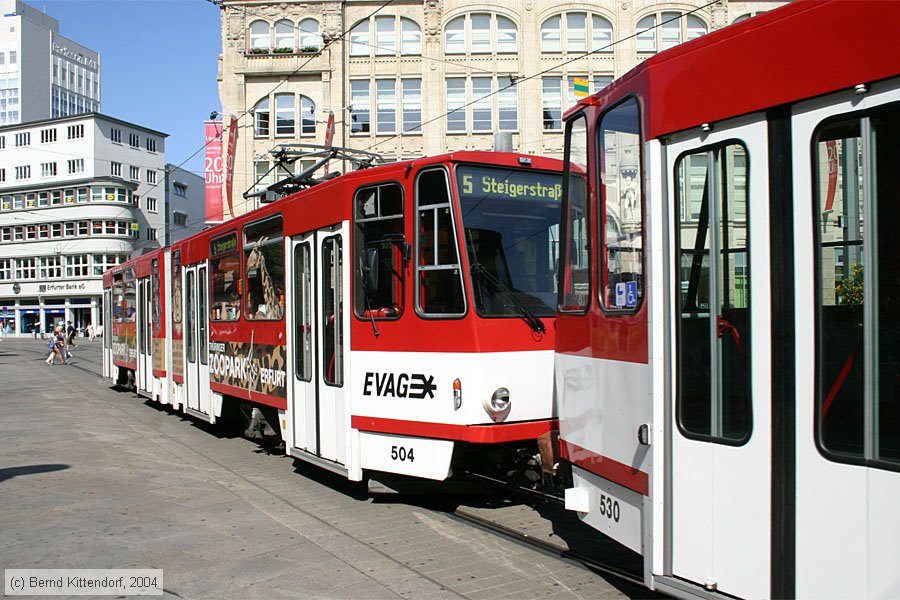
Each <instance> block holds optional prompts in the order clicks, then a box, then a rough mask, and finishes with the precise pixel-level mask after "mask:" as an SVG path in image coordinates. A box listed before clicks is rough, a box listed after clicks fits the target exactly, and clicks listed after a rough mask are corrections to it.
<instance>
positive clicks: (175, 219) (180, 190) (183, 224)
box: [160, 164, 206, 246]
mask: <svg viewBox="0 0 900 600" xmlns="http://www.w3.org/2000/svg"><path fill="white" fill-rule="evenodd" d="M166 178H167V180H168V185H167V193H166V195H165V198H166V206H167V210H166V212H165V217H166V218H167V219H168V221H167V222H166V223H165V224H164V231H163V232H162V233H161V234H160V237H161V239H162V241H163V245H166V246H168V245H169V244H171V243H172V242H176V241H178V240H180V239H182V238H186V237H187V236H189V235H192V234H194V233H197V232H198V231H201V230H203V229H204V228H205V227H206V222H205V219H206V179H204V178H203V177H201V176H200V175H197V174H196V173H191V172H190V171H188V170H186V169H182V168H180V167H178V166H175V165H171V164H169V165H166Z"/></svg>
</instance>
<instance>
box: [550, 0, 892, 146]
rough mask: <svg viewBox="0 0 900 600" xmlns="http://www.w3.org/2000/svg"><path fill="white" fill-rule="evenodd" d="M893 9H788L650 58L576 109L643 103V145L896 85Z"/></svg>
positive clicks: (832, 3)
mask: <svg viewBox="0 0 900 600" xmlns="http://www.w3.org/2000/svg"><path fill="white" fill-rule="evenodd" d="M898 22H900V2H897V1H885V0H852V1H851V0H795V1H794V2H792V3H791V4H787V5H785V6H782V7H780V8H777V9H775V10H772V11H769V12H766V13H763V14H761V15H758V16H756V17H753V18H751V19H748V20H746V21H743V22H741V23H737V24H735V25H730V26H728V27H725V28H723V29H720V30H717V31H714V32H712V33H709V34H707V35H704V36H702V37H699V38H697V39H694V40H691V41H690V42H685V43H683V44H680V45H678V46H676V47H674V48H671V49H669V50H666V51H664V52H660V53H658V54H656V55H654V56H652V57H650V58H648V59H647V60H646V61H644V62H643V63H641V64H640V65H638V66H636V67H635V68H634V69H632V70H631V71H629V72H628V73H626V74H625V75H623V76H622V77H621V78H620V79H618V80H616V81H615V82H613V83H612V84H611V85H610V86H608V87H607V88H605V89H603V90H601V91H600V92H598V93H596V94H594V95H593V96H590V97H588V98H585V99H583V100H580V101H579V102H578V104H577V105H576V106H575V107H573V108H572V109H571V110H570V111H569V113H567V117H568V116H569V115H570V114H574V113H575V112H577V111H578V110H580V109H581V108H582V107H583V106H585V105H587V106H597V107H600V108H603V107H604V106H607V105H609V104H612V103H615V102H616V101H618V100H619V99H620V98H622V97H623V96H625V95H627V94H629V93H637V94H639V95H640V96H643V98H644V111H646V114H647V118H646V120H645V122H646V123H647V126H648V131H647V132H646V137H647V138H648V139H649V138H654V137H658V136H661V135H665V134H667V133H672V132H675V131H681V130H685V129H689V128H692V127H697V126H699V125H702V124H703V123H712V122H716V121H720V120H722V119H727V118H731V117H735V116H738V115H743V114H748V113H752V112H756V111H759V110H763V109H767V108H771V107H776V106H779V105H783V104H788V103H791V102H795V101H797V100H800V99H804V98H811V97H815V96H819V95H822V94H827V93H830V92H834V91H837V90H841V89H847V88H852V87H854V86H856V85H858V84H868V83H871V82H874V81H878V80H881V79H885V78H887V77H891V76H894V75H897V74H898V72H900V53H898V52H897V45H896V44H897V42H896V35H897V32H896V27H897V23H898Z"/></svg>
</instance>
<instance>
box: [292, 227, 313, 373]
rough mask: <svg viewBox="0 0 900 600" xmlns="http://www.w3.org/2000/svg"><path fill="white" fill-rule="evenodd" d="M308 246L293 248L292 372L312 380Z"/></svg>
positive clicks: (311, 304)
mask: <svg viewBox="0 0 900 600" xmlns="http://www.w3.org/2000/svg"><path fill="white" fill-rule="evenodd" d="M311 254H312V253H311V252H310V247H309V244H307V243H303V244H298V245H297V246H295V247H294V323H295V327H296V335H295V337H294V344H295V346H294V356H295V357H296V360H297V364H296V368H295V369H294V372H295V374H296V376H297V379H300V380H301V381H310V380H311V379H312V359H313V354H312V353H313V344H314V343H315V340H314V339H313V336H312V326H313V322H312V320H313V288H312V270H311V262H312V259H311Z"/></svg>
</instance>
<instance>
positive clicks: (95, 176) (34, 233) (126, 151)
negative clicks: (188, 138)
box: [0, 114, 203, 335]
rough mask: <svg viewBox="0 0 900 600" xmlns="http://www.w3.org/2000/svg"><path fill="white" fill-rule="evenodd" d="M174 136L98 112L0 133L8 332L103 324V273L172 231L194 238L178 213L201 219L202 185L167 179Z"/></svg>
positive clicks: (0, 316) (179, 177)
mask: <svg viewBox="0 0 900 600" xmlns="http://www.w3.org/2000/svg"><path fill="white" fill-rule="evenodd" d="M166 137H167V135H166V134H164V133H160V132H158V131H154V130H152V129H148V128H146V127H142V126H140V125H135V124H133V123H128V122H125V121H120V120H118V119H114V118H112V117H107V116H104V115H99V114H86V115H76V116H71V117H62V118H58V119H48V120H43V121H34V122H30V123H24V124H21V125H13V126H6V127H0V321H5V322H6V325H7V328H8V329H7V331H8V332H9V333H10V334H18V335H23V334H31V332H32V331H33V330H34V329H35V328H36V327H38V326H39V327H40V328H41V329H42V330H43V331H47V330H48V329H49V328H51V327H52V326H53V325H54V324H57V323H59V322H61V321H69V320H71V321H74V322H75V323H76V324H77V325H79V326H81V327H84V326H86V325H87V324H88V323H93V324H94V325H95V326H96V325H99V324H101V321H100V318H101V310H100V301H101V295H102V287H103V286H102V275H103V272H104V271H105V270H106V269H107V268H109V267H110V266H111V265H114V264H118V263H119V262H122V261H124V260H126V259H127V258H129V257H131V256H132V255H137V254H140V253H142V252H144V250H145V249H147V248H156V247H159V246H160V245H161V244H162V243H163V242H164V240H165V236H166V232H167V231H176V232H177V233H179V234H180V235H182V236H183V235H186V234H187V233H189V232H190V230H189V229H188V228H187V227H180V228H175V229H172V223H170V221H171V220H172V219H173V217H175V216H176V215H178V214H182V215H185V216H184V217H178V219H179V221H181V220H182V219H183V220H184V222H185V224H188V223H189V222H197V221H198V219H199V220H201V221H202V210H203V202H202V199H201V200H198V199H197V198H198V197H199V198H202V191H203V186H202V185H201V182H202V181H203V180H202V178H200V177H197V176H193V177H194V179H192V178H190V177H188V175H190V174H185V173H182V172H179V171H178V170H175V172H174V173H173V176H172V177H166V173H167V168H168V167H167V165H166V161H165V138H166ZM167 183H168V184H169V187H170V188H171V189H172V193H171V194H169V193H167V186H166V184H167ZM176 184H177V186H178V187H177V188H176ZM176 189H177V190H178V192H177V193H175V190H176ZM182 192H183V194H184V195H182ZM189 192H190V193H189ZM191 198H193V200H191ZM167 199H171V200H172V205H171V206H168V205H167ZM191 204H194V205H196V206H193V207H192V206H191ZM4 315H5V316H4Z"/></svg>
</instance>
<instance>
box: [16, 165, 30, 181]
mask: <svg viewBox="0 0 900 600" xmlns="http://www.w3.org/2000/svg"><path fill="white" fill-rule="evenodd" d="M16 179H20V180H21V179H31V165H23V166H20V167H16Z"/></svg>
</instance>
